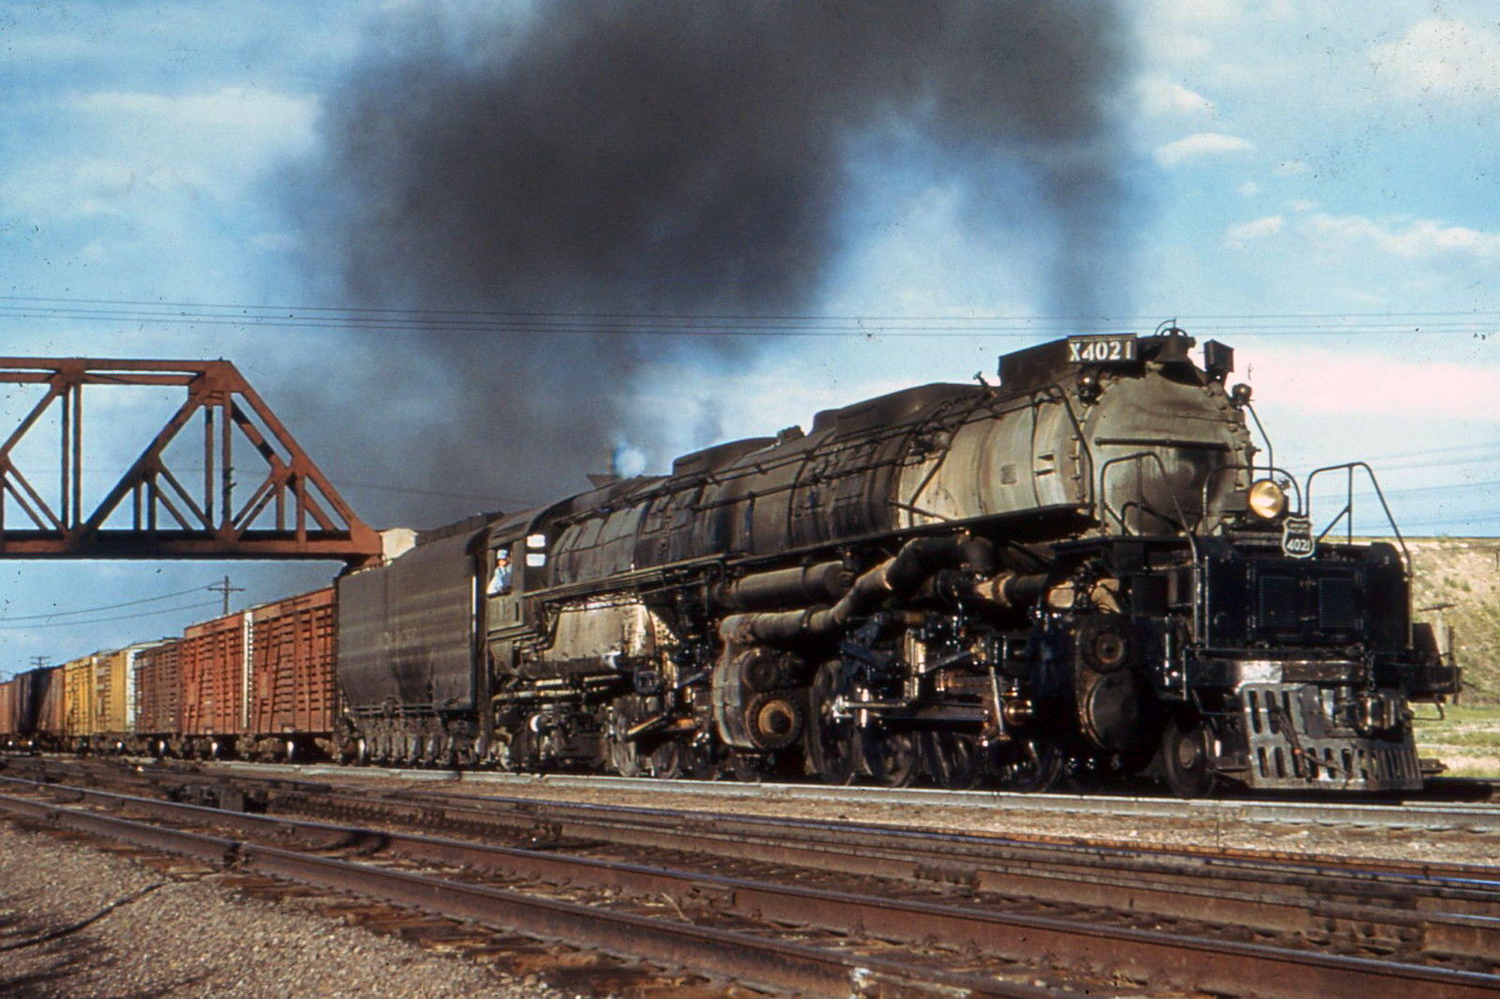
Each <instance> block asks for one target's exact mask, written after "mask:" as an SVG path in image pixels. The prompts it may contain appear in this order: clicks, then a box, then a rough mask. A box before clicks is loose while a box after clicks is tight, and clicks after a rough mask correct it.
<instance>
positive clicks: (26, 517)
mask: <svg viewBox="0 0 1500 999" xmlns="http://www.w3.org/2000/svg"><path fill="white" fill-rule="evenodd" d="M0 386H7V387H8V386H37V387H39V388H40V389H41V397H40V398H39V399H37V401H36V402H35V404H34V405H33V406H32V407H31V408H30V410H29V411H27V412H24V413H23V414H21V415H20V417H19V420H18V422H17V423H16V425H15V429H13V430H12V431H10V433H9V435H8V436H6V437H5V439H4V443H3V445H0V557H10V558H208V559H233V558H257V559H292V558H301V559H305V558H328V559H335V558H336V559H343V560H344V561H345V562H347V563H349V564H350V565H359V564H362V563H364V562H367V561H370V560H372V559H375V558H378V557H379V555H380V536H379V535H378V534H377V533H376V532H375V531H374V530H373V529H372V528H370V527H369V526H368V525H366V524H365V523H364V522H363V521H361V520H360V519H359V518H358V517H356V516H355V515H354V512H353V511H352V510H351V509H350V508H349V505H348V504H347V503H345V502H344V499H343V497H341V496H340V495H339V494H338V491H337V490H336V489H334V487H333V485H332V484H331V483H330V482H329V481H328V479H327V478H326V477H325V476H324V475H323V473H322V472H321V471H319V470H318V467H317V466H316V465H314V464H313V462H312V459H310V458H309V457H308V456H307V454H306V452H304V451H303V450H302V448H301V447H300V446H298V444H297V442H296V441H295V440H294V439H293V438H292V435H291V434H290V433H289V432H288V431H287V429H286V427H284V426H283V425H282V423H281V421H280V420H278V419H277V418H276V415H275V414H274V413H272V412H271V410H270V408H269V407H268V406H267V405H266V404H265V402H264V401H263V400H262V399H261V398H260V396H259V395H258V394H256V392H255V390H254V389H252V388H251V387H250V385H249V383H248V382H246V381H245V379H244V377H243V376H242V375H241V374H240V373H239V371H238V370H237V369H236V368H235V366H234V365H233V364H231V363H230V362H228V361H222V360H220V361H163V360H99V359H88V358H77V357H73V358H40V357H35V358H33V357H0ZM85 386H139V387H155V388H157V389H160V388H163V387H166V388H171V387H175V386H181V387H183V388H185V389H186V390H187V398H186V399H185V400H184V401H183V402H182V404H181V405H180V406H179V407H178V408H177V411H176V412H175V413H174V414H172V416H171V417H170V418H169V419H168V420H167V422H166V424H165V425H164V426H162V427H161V429H160V430H158V431H157V432H156V434H155V436H154V437H152V438H151V439H150V440H149V441H148V442H147V443H146V444H145V445H144V447H143V448H142V449H141V451H140V453H139V457H137V458H136V459H135V460H134V461H133V462H132V463H131V464H130V466H129V467H128V468H126V470H125V472H124V474H123V475H121V476H120V478H119V480H118V481H117V482H116V483H115V484H114V486H113V487H111V488H110V489H108V491H106V492H104V494H103V496H102V498H101V499H99V501H98V502H97V504H94V503H86V502H85V498H84V486H83V480H84V473H85V468H84V454H85V451H84V444H83V441H84V433H83V429H84V427H83V402H84V387H85ZM16 391H17V390H10V391H8V392H6V394H7V395H9V396H11V397H12V399H13V398H14V396H15V394H16ZM21 391H24V389H23V390H21ZM6 401H7V402H9V401H11V400H6ZM22 402H23V406H24V400H23V401H22ZM200 414H201V422H202V434H203V445H202V449H201V452H197V453H196V454H194V452H195V450H196V449H195V448H193V447H192V446H191V445H190V444H186V445H185V444H179V445H178V446H177V447H171V445H173V443H174V441H178V439H179V437H181V438H184V439H186V438H189V437H191V436H192V434H183V433H182V431H184V430H185V429H186V428H188V427H189V425H190V424H191V423H193V422H194V420H195V418H197V417H199V415H200ZM100 419H101V421H103V420H105V418H103V417H101V418H100ZM53 425H56V426H57V427H58V428H59V429H60V431H61V447H60V449H58V450H56V451H54V452H53V458H52V460H51V461H49V460H48V459H46V458H45V453H46V450H47V448H46V447H45V446H44V447H38V446H36V443H34V442H32V441H28V433H29V434H30V435H31V437H32V438H38V437H40V436H42V434H44V433H50V427H51V426H53ZM120 430H121V428H120V426H119V425H113V426H110V427H109V428H108V431H109V433H111V434H118V433H119V432H120ZM237 441H238V442H239V443H240V445H241V446H240V447H239V449H238V450H237V449H236V447H235V445H236V442H237ZM110 443H111V450H113V449H114V446H115V445H114V442H113V440H111V442H110ZM246 443H248V445H249V447H248V448H247V447H245V446H244V445H245V444H246ZM125 446H129V445H128V444H127V445H125ZM184 451H185V452H187V453H188V454H189V455H192V457H191V458H189V459H188V460H189V461H194V460H196V461H201V462H202V467H201V468H196V467H195V468H184V467H183V466H182V464H181V461H182V457H183V452H184ZM127 453H128V452H127ZM39 454H40V455H43V457H38V455H39ZM90 460H91V462H92V461H93V460H94V459H92V458H91V459H90ZM54 461H55V464H53V462H54ZM169 462H176V463H177V464H178V471H179V472H182V473H183V474H180V475H179V474H178V472H174V471H173V470H172V468H171V467H169ZM237 462H238V464H237ZM22 465H25V466H27V467H28V468H29V469H30V470H31V474H27V473H25V472H23V471H22V467H21V466H22ZM38 466H44V467H42V469H41V470H40V471H38V470H37V469H38ZM45 466H50V467H45ZM261 468H264V473H263V474H261V473H260V472H259V469H261ZM90 471H92V469H90ZM200 472H201V489H200V488H198V487H197V484H196V480H197V478H198V473H200ZM251 473H253V474H251ZM52 476H55V478H53V477H52ZM190 481H191V482H194V483H195V485H194V486H193V487H191V488H190V487H189V486H188V485H185V483H186V482H190ZM53 482H55V483H56V486H55V487H54V486H52V485H51V484H50V483H53ZM39 483H48V484H47V485H41V486H39ZM96 495H97V493H96ZM18 515H19V516H18Z"/></svg>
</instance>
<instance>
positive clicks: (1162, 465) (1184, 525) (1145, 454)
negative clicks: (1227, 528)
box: [1099, 451, 1198, 562]
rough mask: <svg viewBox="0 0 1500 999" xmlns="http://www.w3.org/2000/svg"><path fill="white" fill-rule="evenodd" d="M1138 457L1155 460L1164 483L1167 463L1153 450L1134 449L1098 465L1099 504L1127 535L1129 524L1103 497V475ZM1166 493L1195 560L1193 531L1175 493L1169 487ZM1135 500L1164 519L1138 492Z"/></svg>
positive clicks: (1196, 552) (1196, 553)
mask: <svg viewBox="0 0 1500 999" xmlns="http://www.w3.org/2000/svg"><path fill="white" fill-rule="evenodd" d="M1140 458H1150V459H1151V460H1153V461H1155V462H1156V468H1157V471H1158V472H1160V473H1161V481H1162V483H1163V484H1165V483H1166V481H1167V465H1166V462H1164V461H1162V460H1161V455H1159V454H1157V453H1156V452H1155V451H1136V452H1135V453H1134V454H1124V455H1120V456H1119V457H1117V458H1111V459H1109V460H1108V461H1106V462H1105V463H1104V464H1103V465H1100V466H1099V497H1100V498H1099V505H1100V506H1101V507H1103V509H1104V511H1105V512H1106V513H1108V514H1110V515H1112V516H1113V517H1114V518H1115V520H1116V521H1118V522H1119V525H1120V529H1121V530H1123V531H1125V532H1126V534H1127V535H1128V534H1129V533H1130V525H1129V524H1127V523H1125V518H1124V517H1123V516H1121V515H1120V514H1119V513H1116V512H1115V510H1114V508H1113V507H1111V506H1110V505H1109V500H1108V499H1106V498H1105V496H1106V495H1107V494H1106V493H1105V491H1104V481H1105V477H1106V476H1107V475H1109V469H1110V466H1112V465H1117V464H1121V463H1123V462H1127V461H1136V460H1138V459H1140ZM1167 495H1168V496H1170V497H1171V498H1172V506H1173V507H1174V508H1175V509H1176V510H1177V526H1178V527H1180V528H1181V529H1182V533H1183V535H1184V536H1186V537H1187V540H1188V548H1189V549H1190V550H1191V551H1192V555H1193V561H1195V562H1196V561H1197V560H1198V543H1197V541H1196V540H1195V539H1194V537H1193V532H1192V531H1191V530H1190V529H1189V528H1188V522H1187V515H1186V514H1184V513H1183V512H1182V504H1180V503H1178V502H1177V494H1176V493H1174V492H1172V491H1171V490H1170V489H1169V490H1167ZM1136 501H1137V503H1139V505H1140V507H1141V509H1143V510H1147V511H1149V512H1150V513H1152V514H1154V515H1155V516H1157V517H1160V518H1161V519H1162V520H1166V518H1165V517H1162V515H1161V514H1159V513H1157V512H1156V511H1155V510H1154V509H1152V508H1150V507H1148V506H1147V505H1146V504H1145V502H1144V501H1143V500H1142V499H1141V497H1140V495H1139V493H1137V495H1136Z"/></svg>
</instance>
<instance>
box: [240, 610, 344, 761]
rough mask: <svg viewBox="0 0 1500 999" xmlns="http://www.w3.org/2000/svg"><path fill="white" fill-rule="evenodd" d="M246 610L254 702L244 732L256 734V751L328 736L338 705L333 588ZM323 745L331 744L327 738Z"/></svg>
mask: <svg viewBox="0 0 1500 999" xmlns="http://www.w3.org/2000/svg"><path fill="white" fill-rule="evenodd" d="M245 613H246V615H247V616H248V618H249V620H250V624H249V628H248V631H249V635H250V656H249V658H250V703H249V710H248V718H249V725H248V727H247V729H246V731H245V733H244V734H245V735H248V736H252V737H254V738H255V751H256V752H258V753H260V754H262V755H274V756H280V755H286V754H295V753H296V752H297V746H299V745H301V746H302V747H303V748H308V747H310V746H311V745H313V744H315V743H316V742H318V741H320V740H326V738H327V736H328V734H329V733H331V732H332V731H333V720H334V713H335V710H336V706H337V697H336V695H335V692H334V680H333V648H334V636H333V628H334V622H333V616H334V610H333V588H332V587H327V588H325V589H321V590H315V591H313V592H312V593H303V594H300V595H298V596H295V597H289V598H287V599H286V600H278V601H277V602H276V603H273V604H265V605H264V606H261V607H256V608H253V609H252V610H249V611H246V612H245ZM294 736H295V738H294ZM241 748H242V750H243V749H245V747H244V746H242V747H241ZM322 748H324V749H325V750H326V749H327V748H328V747H327V745H326V743H325V745H324V746H323V747H322Z"/></svg>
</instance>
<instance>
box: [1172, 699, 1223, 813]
mask: <svg viewBox="0 0 1500 999" xmlns="http://www.w3.org/2000/svg"><path fill="white" fill-rule="evenodd" d="M1208 739H1209V729H1208V726H1207V725H1204V724H1203V723H1202V722H1201V721H1196V720H1195V721H1185V720H1183V719H1181V718H1173V719H1172V720H1171V721H1169V722H1167V727H1166V730H1165V731H1164V732H1162V736H1161V761H1162V771H1163V772H1164V773H1165V774H1166V777H1167V786H1168V787H1170V788H1171V789H1172V793H1173V794H1175V795H1177V796H1178V797H1179V798H1204V797H1207V796H1208V795H1210V794H1212V793H1213V790H1214V787H1215V786H1216V785H1217V784H1218V775H1217V774H1215V773H1214V771H1213V764H1212V759H1211V756H1210V753H1209V747H1208Z"/></svg>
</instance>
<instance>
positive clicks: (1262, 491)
mask: <svg viewBox="0 0 1500 999" xmlns="http://www.w3.org/2000/svg"><path fill="white" fill-rule="evenodd" d="M1247 502H1248V504H1249V506H1250V512H1251V513H1253V514H1255V515H1256V516H1257V517H1259V518H1261V519H1262V520H1275V519H1276V518H1277V517H1280V516H1281V515H1282V514H1284V513H1286V490H1285V489H1282V488H1281V487H1280V486H1278V485H1277V484H1276V483H1275V482H1272V481H1271V480H1270V479H1261V480H1260V481H1259V482H1256V483H1254V484H1252V485H1251V486H1250V495H1249V496H1248V497H1247Z"/></svg>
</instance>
